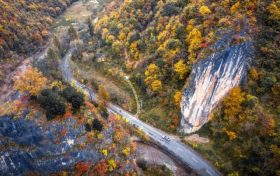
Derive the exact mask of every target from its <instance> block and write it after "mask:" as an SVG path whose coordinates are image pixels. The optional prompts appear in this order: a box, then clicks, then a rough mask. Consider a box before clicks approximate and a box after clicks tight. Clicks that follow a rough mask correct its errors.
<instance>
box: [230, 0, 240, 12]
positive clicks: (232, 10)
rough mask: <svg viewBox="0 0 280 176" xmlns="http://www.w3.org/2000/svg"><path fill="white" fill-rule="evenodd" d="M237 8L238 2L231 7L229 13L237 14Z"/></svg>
mask: <svg viewBox="0 0 280 176" xmlns="http://www.w3.org/2000/svg"><path fill="white" fill-rule="evenodd" d="M239 7H240V2H239V1H238V2H236V3H235V4H234V5H233V6H231V8H230V12H231V13H235V12H237V11H238V9H239Z"/></svg>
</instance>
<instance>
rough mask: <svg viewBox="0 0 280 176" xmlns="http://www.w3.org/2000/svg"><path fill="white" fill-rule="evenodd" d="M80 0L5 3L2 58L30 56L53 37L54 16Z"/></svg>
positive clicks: (1, 6)
mask: <svg viewBox="0 0 280 176" xmlns="http://www.w3.org/2000/svg"><path fill="white" fill-rule="evenodd" d="M74 1H76V0H54V1H44V0H33V1H29V0H21V1H14V0H1V1H0V14H1V16H0V59H3V58H8V57H10V58H11V57H15V56H14V55H17V54H29V53H30V52H34V51H36V50H38V49H39V46H41V45H42V44H44V43H45V42H46V39H47V38H48V36H49V27H50V25H51V23H52V21H53V17H56V16H57V15H59V14H61V13H62V12H63V11H64V10H65V9H66V8H67V6H69V5H70V4H71V3H72V2H74Z"/></svg>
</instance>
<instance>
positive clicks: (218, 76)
mask: <svg viewBox="0 0 280 176" xmlns="http://www.w3.org/2000/svg"><path fill="white" fill-rule="evenodd" d="M232 38H233V37H232V36H231V35H228V36H226V37H224V39H222V40H220V41H219V42H217V44H216V45H215V46H214V47H215V50H222V51H220V52H217V53H215V54H213V55H212V56H210V57H209V58H207V59H205V60H202V61H200V62H198V63H197V64H195V65H194V67H193V70H192V73H191V83H190V85H189V87H188V88H187V89H186V90H185V92H184V94H183V97H182V101H181V113H182V119H181V127H182V130H183V132H185V133H192V132H195V131H196V130H198V129H199V128H200V127H201V126H202V125H204V124H205V123H206V122H208V120H209V114H210V113H211V111H212V110H213V109H214V108H215V107H216V106H217V104H218V103H219V102H220V100H221V99H222V98H223V97H224V96H225V95H226V94H227V93H228V92H229V91H230V90H231V89H232V88H233V87H235V86H237V85H239V84H240V82H241V81H242V79H243V78H244V77H245V76H246V67H247V64H248V61H249V60H250V56H251V55H252V50H253V49H252V44H251V43H250V42H244V43H241V44H238V45H235V46H231V45H230V43H231V41H232ZM222 48H224V49H222Z"/></svg>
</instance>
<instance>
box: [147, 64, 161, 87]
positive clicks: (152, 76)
mask: <svg viewBox="0 0 280 176" xmlns="http://www.w3.org/2000/svg"><path fill="white" fill-rule="evenodd" d="M158 74H159V68H158V66H157V65H156V64H150V65H149V66H148V68H147V69H146V71H145V76H146V79H145V84H146V85H147V86H148V87H149V88H150V89H151V90H152V91H153V92H159V91H160V90H161V89H162V83H161V81H160V80H158Z"/></svg>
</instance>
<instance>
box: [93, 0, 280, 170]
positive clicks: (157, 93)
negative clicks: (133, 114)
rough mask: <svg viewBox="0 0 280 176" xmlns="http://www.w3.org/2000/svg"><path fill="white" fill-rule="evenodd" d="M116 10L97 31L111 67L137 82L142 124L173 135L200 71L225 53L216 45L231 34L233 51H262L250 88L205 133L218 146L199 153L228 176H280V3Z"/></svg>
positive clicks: (163, 4)
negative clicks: (194, 71) (246, 46)
mask: <svg viewBox="0 0 280 176" xmlns="http://www.w3.org/2000/svg"><path fill="white" fill-rule="evenodd" d="M113 2H114V4H118V5H117V6H112V7H111V9H109V10H107V11H106V12H104V14H103V15H102V17H101V18H100V20H99V21H98V22H97V24H96V25H95V29H94V31H95V33H96V34H97V35H98V38H99V40H101V41H102V42H101V46H102V47H103V49H102V50H101V51H102V52H104V53H105V54H106V57H107V58H108V60H107V61H105V62H104V63H103V64H104V65H106V64H109V65H111V66H112V65H114V66H116V67H120V68H122V69H124V70H125V71H126V72H128V73H129V74H130V75H131V79H132V80H133V82H134V83H135V85H137V87H138V88H139V93H140V95H141V97H142V98H143V99H144V105H143V106H144V107H143V108H144V109H145V111H146V112H144V113H142V115H141V116H140V118H142V119H144V120H146V121H148V122H150V123H151V124H153V125H155V126H157V127H159V128H162V129H164V130H167V131H172V130H173V132H174V131H176V128H177V127H178V124H179V123H178V122H179V108H178V105H179V103H180V99H181V90H182V88H183V86H184V84H185V83H186V80H187V79H188V77H189V73H190V70H191V68H192V66H193V64H194V63H196V62H198V61H199V60H202V59H204V58H206V57H207V56H209V55H211V53H213V52H217V51H215V50H214V48H212V47H211V46H212V44H214V43H215V42H216V41H218V40H219V39H220V38H221V37H223V36H224V35H225V34H228V33H231V32H233V33H234V34H236V35H235V36H234V41H233V43H231V45H237V44H239V43H242V42H244V41H250V42H252V43H253V44H254V48H255V52H254V56H253V58H252V61H251V63H250V66H249V69H248V78H247V80H245V82H244V83H243V84H242V85H241V87H237V88H235V89H233V90H232V91H231V92H230V94H229V95H228V97H226V98H225V99H224V101H222V103H221V106H220V107H219V108H218V109H217V110H216V112H215V113H214V114H213V118H212V121H211V123H210V124H208V125H207V126H206V127H204V128H202V129H201V131H200V132H199V133H201V134H202V135H206V136H208V137H209V138H210V139H211V141H212V142H211V145H206V146H204V145H196V144H194V147H195V148H197V149H198V150H200V151H201V152H202V153H204V155H205V156H207V158H208V159H209V160H212V161H213V164H215V165H216V167H218V168H220V169H221V170H222V171H223V172H224V173H227V174H233V175H238V174H240V175H255V174H260V175H275V174H277V173H278V174H279V172H280V166H279V162H277V161H279V160H280V155H279V151H280V146H279V143H280V141H279V132H280V131H279V122H280V119H279V114H280V101H279V100H280V93H279V91H280V75H279V69H280V65H279V64H280V59H279V56H280V53H279V52H280V50H279V41H280V34H279V33H280V31H279V30H280V22H279V21H280V1H278V0H273V1H271V0H270V1H265V0H261V1H254V0H246V1H237V0H234V1H229V0H223V1H221V0H218V1H211V0H191V1H185V0H173V1H171V0H170V1H155V0H136V1H131V0H125V1H117V0H116V1H113ZM241 31H245V32H246V33H247V35H245V36H241V35H239V33H240V32H241ZM89 47H90V46H89ZM105 68H106V67H105ZM186 86H187V85H186Z"/></svg>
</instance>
